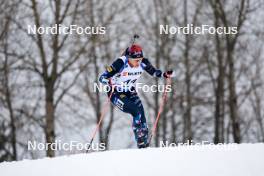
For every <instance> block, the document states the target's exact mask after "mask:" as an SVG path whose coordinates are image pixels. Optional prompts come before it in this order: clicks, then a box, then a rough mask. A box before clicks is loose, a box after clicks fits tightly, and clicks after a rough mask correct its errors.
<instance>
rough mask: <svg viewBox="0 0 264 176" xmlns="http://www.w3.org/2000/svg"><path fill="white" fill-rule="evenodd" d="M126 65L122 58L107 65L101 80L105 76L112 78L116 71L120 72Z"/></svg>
mask: <svg viewBox="0 0 264 176" xmlns="http://www.w3.org/2000/svg"><path fill="white" fill-rule="evenodd" d="M123 66H124V62H123V60H122V59H120V58H118V59H116V60H115V61H114V62H113V63H112V65H110V66H108V67H106V70H105V71H104V73H103V74H102V75H101V76H100V78H99V81H100V82H101V80H102V79H103V78H105V79H108V78H111V77H112V76H114V75H115V74H116V73H118V72H119V71H120V70H121V68H122V67H123Z"/></svg>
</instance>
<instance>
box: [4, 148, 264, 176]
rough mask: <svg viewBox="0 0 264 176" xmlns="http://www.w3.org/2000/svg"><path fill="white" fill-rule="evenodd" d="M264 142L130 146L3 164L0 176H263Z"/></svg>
mask: <svg viewBox="0 0 264 176" xmlns="http://www.w3.org/2000/svg"><path fill="white" fill-rule="evenodd" d="M263 166H264V144H240V145H235V146H230V145H229V147H217V146H187V147H186V146H185V147H184V146H182V147H167V148H148V149H141V150H138V149H128V150H115V151H107V152H97V153H90V154H78V155H71V156H63V157H56V158H44V159H39V160H23V161H18V162H4V163H1V164H0V175H1V176H60V175H62V176H146V175H151V176H264V169H263Z"/></svg>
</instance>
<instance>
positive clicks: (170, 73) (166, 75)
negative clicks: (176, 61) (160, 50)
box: [163, 70, 175, 78]
mask: <svg viewBox="0 0 264 176" xmlns="http://www.w3.org/2000/svg"><path fill="white" fill-rule="evenodd" d="M174 76H175V75H174V74H173V71H172V70H169V71H166V72H164V73H163V77H164V78H171V77H174Z"/></svg>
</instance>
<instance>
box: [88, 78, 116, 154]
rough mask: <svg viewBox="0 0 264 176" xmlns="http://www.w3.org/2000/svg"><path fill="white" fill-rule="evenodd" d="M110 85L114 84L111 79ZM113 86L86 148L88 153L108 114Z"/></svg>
mask: <svg viewBox="0 0 264 176" xmlns="http://www.w3.org/2000/svg"><path fill="white" fill-rule="evenodd" d="M110 85H112V84H111V80H110ZM111 88H112V90H111V93H110V95H109V97H108V98H107V101H106V103H105V105H104V107H103V110H102V112H101V114H100V118H99V121H98V123H97V124H96V128H95V129H94V131H93V134H92V138H91V140H90V142H89V145H88V148H87V149H86V153H88V151H89V150H90V148H91V145H92V143H93V140H94V137H95V135H96V133H97V131H98V130H99V127H100V125H101V123H102V121H103V118H104V116H105V114H106V112H107V110H108V108H109V104H110V101H111V97H112V95H113V92H114V86H111Z"/></svg>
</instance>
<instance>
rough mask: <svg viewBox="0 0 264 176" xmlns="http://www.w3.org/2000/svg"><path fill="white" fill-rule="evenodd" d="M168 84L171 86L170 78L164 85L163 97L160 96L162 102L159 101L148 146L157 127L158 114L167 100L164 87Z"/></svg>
mask: <svg viewBox="0 0 264 176" xmlns="http://www.w3.org/2000/svg"><path fill="white" fill-rule="evenodd" d="M169 84H171V78H170V77H169V78H167V79H166V85H165V89H164V92H163V95H162V101H161V104H160V107H159V111H158V114H157V117H156V120H155V123H154V126H153V127H152V132H151V134H150V138H149V142H148V143H149V144H150V143H151V140H152V137H153V136H154V135H155V132H156V129H157V126H158V121H159V119H160V114H161V113H162V111H163V107H164V104H165V102H166V98H167V91H166V87H167V85H169Z"/></svg>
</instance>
